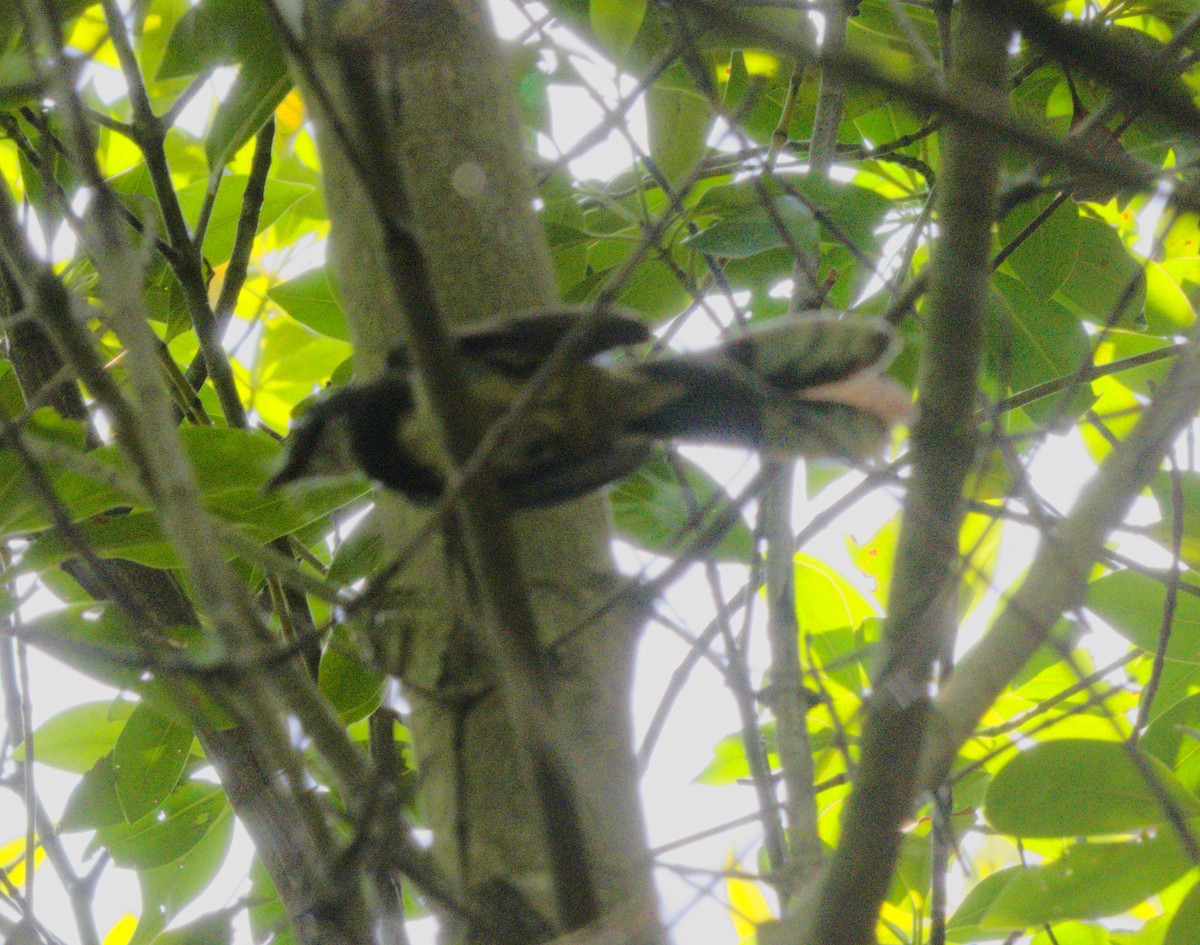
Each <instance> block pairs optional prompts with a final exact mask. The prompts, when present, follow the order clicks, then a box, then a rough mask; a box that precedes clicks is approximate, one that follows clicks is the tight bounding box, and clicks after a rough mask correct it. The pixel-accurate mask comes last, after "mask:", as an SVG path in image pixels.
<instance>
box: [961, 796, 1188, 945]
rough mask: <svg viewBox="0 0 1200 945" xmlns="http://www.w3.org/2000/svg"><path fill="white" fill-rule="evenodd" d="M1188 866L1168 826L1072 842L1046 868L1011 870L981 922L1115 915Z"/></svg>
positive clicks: (1027, 922) (1024, 922)
mask: <svg viewBox="0 0 1200 945" xmlns="http://www.w3.org/2000/svg"><path fill="white" fill-rule="evenodd" d="M1076 777H1078V772H1076ZM1191 865H1192V864H1191V861H1190V860H1189V859H1188V856H1187V853H1186V852H1184V849H1183V847H1182V845H1181V844H1180V843H1179V841H1178V840H1177V839H1176V838H1175V836H1174V834H1173V833H1172V832H1171V831H1169V830H1168V831H1165V832H1164V833H1162V834H1160V835H1159V836H1156V837H1151V838H1149V839H1145V840H1133V841H1129V842H1125V843H1080V844H1076V845H1075V846H1073V847H1071V848H1070V849H1069V850H1068V851H1067V852H1066V853H1065V854H1063V856H1061V857H1060V858H1059V859H1057V860H1055V861H1054V862H1053V863H1050V864H1048V865H1046V866H1035V867H1017V868H1016V869H1015V870H1013V871H1011V872H1012V874H1013V875H1012V877H1011V879H1009V881H1008V883H1007V884H1006V885H1005V887H1004V889H1003V890H1002V891H1001V892H1000V894H999V896H997V897H996V901H995V902H994V903H993V904H992V908H991V909H990V910H989V911H988V913H987V914H986V915H985V916H984V919H983V922H982V924H983V925H984V926H985V927H997V926H999V927H1003V928H1011V927H1014V926H1017V927H1026V928H1028V927H1030V926H1035V925H1041V924H1042V923H1044V922H1062V921H1064V920H1068V919H1095V918H1101V917H1103V916H1110V915H1118V914H1120V913H1122V912H1125V911H1126V910H1128V909H1132V908H1133V907H1134V906H1136V905H1138V904H1139V903H1141V902H1144V901H1145V900H1146V899H1147V898H1149V897H1150V896H1152V895H1154V893H1156V892H1158V891H1159V890H1161V889H1163V888H1165V887H1166V886H1168V885H1170V884H1171V883H1173V882H1174V881H1175V880H1177V879H1178V878H1179V877H1180V876H1182V875H1183V874H1184V873H1186V872H1187V871H1188V870H1189V869H1190V868H1191Z"/></svg>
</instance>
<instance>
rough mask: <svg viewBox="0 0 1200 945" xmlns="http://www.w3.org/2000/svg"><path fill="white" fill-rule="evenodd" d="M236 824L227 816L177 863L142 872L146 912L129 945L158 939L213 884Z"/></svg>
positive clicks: (143, 901) (140, 878) (144, 908)
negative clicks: (166, 927) (176, 917)
mask: <svg viewBox="0 0 1200 945" xmlns="http://www.w3.org/2000/svg"><path fill="white" fill-rule="evenodd" d="M233 826H234V819H233V817H232V816H226V817H223V818H222V819H221V820H220V821H219V822H218V823H217V824H216V825H215V826H214V827H213V829H212V830H210V831H209V832H208V833H207V834H206V835H205V837H204V839H202V840H201V841H200V842H199V843H197V844H196V845H195V846H194V847H192V849H191V850H189V851H188V852H187V853H185V854H184V855H183V856H181V857H180V858H179V859H177V860H176V861H175V862H173V863H168V864H167V865H166V866H159V867H157V868H155V869H147V870H139V871H138V884H139V885H140V886H141V890H142V914H141V917H140V918H139V919H138V925H137V929H136V930H135V931H134V933H133V938H132V939H130V941H129V945H143V943H146V942H149V941H151V940H152V939H153V940H155V941H158V940H157V939H154V936H155V935H156V934H157V933H158V932H160V931H161V930H162V929H163V927H164V926H166V924H167V923H168V922H170V921H171V920H172V919H173V918H175V916H177V915H178V914H179V913H180V912H181V911H182V910H183V908H184V907H185V906H187V905H188V904H189V903H191V902H193V901H194V900H195V899H196V898H197V897H198V896H199V895H200V894H201V893H202V892H204V890H205V889H207V888H208V887H209V885H210V884H211V883H212V881H213V879H215V878H216V876H217V874H218V873H219V872H220V871H221V867H222V866H224V865H225V859H226V857H227V856H228V855H229V848H230V847H231V846H232V844H233ZM202 921H203V920H202ZM185 928H186V927H185ZM201 941H203V940H201Z"/></svg>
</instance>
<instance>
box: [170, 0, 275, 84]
mask: <svg viewBox="0 0 1200 945" xmlns="http://www.w3.org/2000/svg"><path fill="white" fill-rule="evenodd" d="M233 62H242V63H255V64H258V65H259V66H260V67H261V66H263V65H265V64H267V63H270V62H278V63H280V64H283V62H284V55H283V48H282V47H281V46H280V44H279V40H278V38H277V37H276V35H275V27H274V25H273V24H272V22H271V19H270V17H269V16H268V14H267V11H266V10H265V9H264V8H263V7H262V6H261V5H259V4H256V3H244V2H242V0H201V2H200V3H198V4H196V6H194V7H192V9H191V10H189V11H188V12H187V13H186V14H184V16H182V17H180V19H179V21H178V22H177V23H176V24H175V29H174V31H173V32H172V33H171V38H170V40H169V41H168V43H167V50H166V53H165V54H164V55H163V60H162V64H161V65H160V66H159V70H158V76H157V77H158V78H159V79H171V78H177V77H180V76H192V75H196V74H197V73H200V72H203V71H204V70H205V69H210V68H212V67H214V66H218V65H228V64H230V63H233Z"/></svg>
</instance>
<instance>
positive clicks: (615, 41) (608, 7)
mask: <svg viewBox="0 0 1200 945" xmlns="http://www.w3.org/2000/svg"><path fill="white" fill-rule="evenodd" d="M645 18H646V0H589V2H588V20H589V22H590V24H591V27H592V33H593V34H594V35H595V36H596V39H598V40H599V41H600V42H601V43H602V44H603V45H604V47H605V48H606V49H610V50H612V52H613V58H614V59H616V60H617V61H618V62H620V61H621V60H622V59H624V58H625V54H626V53H627V52H628V51H629V47H631V46H632V45H633V41H634V40H635V39H636V38H637V34H638V31H639V30H640V29H641V28H642V20H644V19H645Z"/></svg>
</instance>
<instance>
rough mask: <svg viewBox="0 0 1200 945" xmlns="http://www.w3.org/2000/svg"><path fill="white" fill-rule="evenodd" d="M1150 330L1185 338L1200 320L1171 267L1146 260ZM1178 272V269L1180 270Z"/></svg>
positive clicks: (1148, 325)
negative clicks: (1185, 333)
mask: <svg viewBox="0 0 1200 945" xmlns="http://www.w3.org/2000/svg"><path fill="white" fill-rule="evenodd" d="M1143 265H1144V266H1145V269H1146V328H1147V330H1149V331H1152V332H1154V333H1155V334H1156V335H1168V336H1169V335H1181V334H1183V333H1184V332H1186V331H1187V330H1188V329H1190V328H1191V327H1192V325H1193V323H1194V322H1195V321H1196V310H1195V308H1193V306H1192V303H1191V301H1190V300H1189V299H1188V297H1187V293H1186V292H1184V290H1183V287H1182V286H1181V285H1180V281H1181V280H1180V278H1179V276H1178V275H1176V274H1175V273H1173V272H1172V270H1171V268H1170V267H1169V266H1168V265H1162V264H1160V263H1157V262H1155V261H1154V260H1152V259H1150V260H1146V262H1145V263H1144V264H1143ZM1176 272H1178V270H1176Z"/></svg>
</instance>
